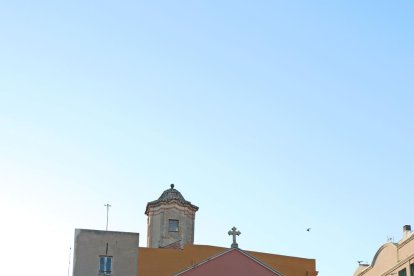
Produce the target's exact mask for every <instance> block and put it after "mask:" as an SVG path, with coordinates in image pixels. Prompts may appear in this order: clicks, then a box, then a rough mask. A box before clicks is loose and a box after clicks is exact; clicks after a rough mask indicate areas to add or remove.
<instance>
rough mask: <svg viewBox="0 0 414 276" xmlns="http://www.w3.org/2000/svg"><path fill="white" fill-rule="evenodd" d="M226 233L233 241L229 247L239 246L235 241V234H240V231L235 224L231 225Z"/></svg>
mask: <svg viewBox="0 0 414 276" xmlns="http://www.w3.org/2000/svg"><path fill="white" fill-rule="evenodd" d="M228 234H229V236H233V243H232V244H231V248H239V245H238V244H237V242H236V236H240V234H241V232H240V231H239V230H237V228H236V227H235V226H233V228H231V230H230V231H229V232H228Z"/></svg>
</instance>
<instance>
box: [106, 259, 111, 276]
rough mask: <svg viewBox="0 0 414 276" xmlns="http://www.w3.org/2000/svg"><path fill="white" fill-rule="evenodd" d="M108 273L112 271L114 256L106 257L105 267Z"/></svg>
mask: <svg viewBox="0 0 414 276" xmlns="http://www.w3.org/2000/svg"><path fill="white" fill-rule="evenodd" d="M105 272H106V273H111V272H112V257H107V258H106V269H105Z"/></svg>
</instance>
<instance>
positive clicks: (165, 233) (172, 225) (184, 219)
mask: <svg viewBox="0 0 414 276" xmlns="http://www.w3.org/2000/svg"><path fill="white" fill-rule="evenodd" d="M197 211H198V207H197V206H195V205H193V204H191V202H190V201H187V200H185V198H184V197H183V195H182V194H181V193H180V192H179V191H178V190H177V189H174V184H171V185H170V188H169V189H167V190H165V191H164V192H163V193H162V194H161V196H160V197H159V198H158V199H157V200H154V201H150V202H148V203H147V207H146V209H145V214H146V215H147V216H148V221H147V232H148V233H147V246H148V247H152V248H182V247H183V246H184V245H185V244H193V243H194V221H195V213H196V212H197Z"/></svg>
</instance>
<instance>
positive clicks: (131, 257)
mask: <svg viewBox="0 0 414 276" xmlns="http://www.w3.org/2000/svg"><path fill="white" fill-rule="evenodd" d="M197 210H198V207H197V206H195V205H193V204H192V203H191V202H190V201H187V200H185V199H184V197H183V196H182V194H181V193H180V192H179V191H178V190H176V189H175V188H174V185H171V186H170V188H169V189H167V190H165V191H164V192H163V193H162V194H161V196H160V197H159V198H158V199H157V200H154V201H150V202H148V204H147V206H146V209H145V214H146V215H147V216H148V220H147V231H148V232H147V237H148V238H147V247H139V234H138V233H127V232H115V231H99V230H88V229H75V246H74V256H73V259H74V260H73V276H93V275H98V276H174V275H207V274H209V275H218V276H219V275H226V276H243V275H255V276H267V275H277V276H316V275H317V274H318V272H317V271H316V262H315V260H314V259H305V258H298V257H290V256H283V255H276V254H269V253H262V252H254V251H244V250H241V249H239V248H238V247H237V243H236V241H235V239H236V235H239V234H241V233H240V232H239V231H235V229H236V228H235V227H234V228H233V229H232V230H233V231H229V233H228V234H229V235H230V234H231V233H232V234H233V244H232V246H231V248H225V247H217V246H209V245H195V244H194V233H195V230H194V229H195V227H194V226H195V213H196V212H197ZM223 234H224V235H226V234H227V233H223ZM200 273H201V274H200ZM206 273H207V274H206ZM246 273H247V274H246Z"/></svg>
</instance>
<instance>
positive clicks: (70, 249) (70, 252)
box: [68, 247, 72, 276]
mask: <svg viewBox="0 0 414 276" xmlns="http://www.w3.org/2000/svg"><path fill="white" fill-rule="evenodd" d="M71 255H72V247H69V263H68V276H69V271H70V257H71Z"/></svg>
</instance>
